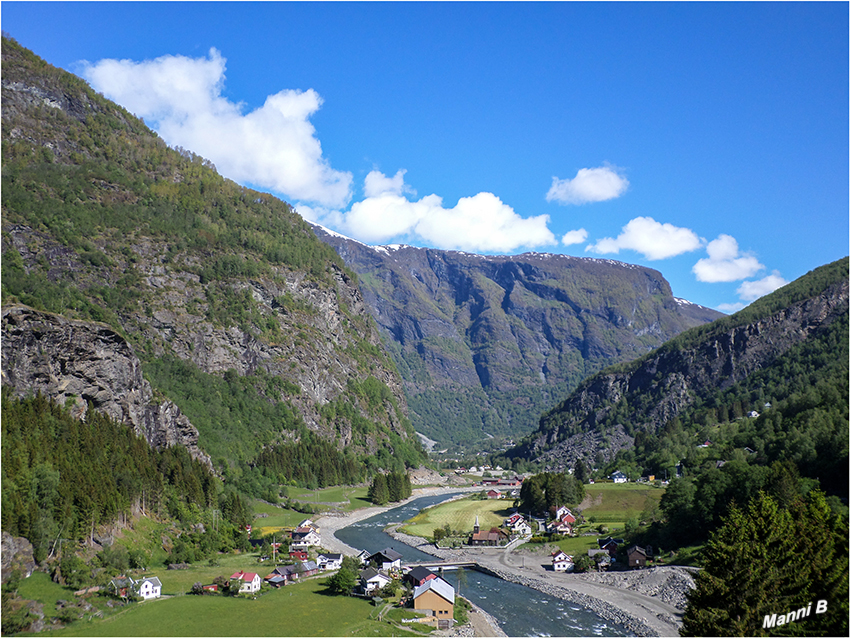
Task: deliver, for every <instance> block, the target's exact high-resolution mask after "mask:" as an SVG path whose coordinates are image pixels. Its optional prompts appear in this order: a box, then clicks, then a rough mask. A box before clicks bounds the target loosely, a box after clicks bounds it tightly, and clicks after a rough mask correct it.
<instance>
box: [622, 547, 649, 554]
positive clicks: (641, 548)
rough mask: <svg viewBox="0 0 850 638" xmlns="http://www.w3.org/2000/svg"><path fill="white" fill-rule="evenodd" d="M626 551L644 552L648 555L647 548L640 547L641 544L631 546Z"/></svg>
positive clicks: (629, 552)
mask: <svg viewBox="0 0 850 638" xmlns="http://www.w3.org/2000/svg"><path fill="white" fill-rule="evenodd" d="M626 553H627V554H643V555H644V556H646V555H647V553H646V550H645V549H644V548H643V547H640V546H639V545H632V546H631V547H629V548H628V549H627V550H626Z"/></svg>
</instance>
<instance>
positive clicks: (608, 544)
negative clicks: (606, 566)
mask: <svg viewBox="0 0 850 638" xmlns="http://www.w3.org/2000/svg"><path fill="white" fill-rule="evenodd" d="M596 542H597V543H599V549H604V550H605V551H606V552H608V554H609V555H610V556H611V558H614V557H615V556H616V555H617V550H618V549H620V545H622V544H623V539H622V538H611V537H610V536H609V537H608V538H600V539H599V540H598V541H596Z"/></svg>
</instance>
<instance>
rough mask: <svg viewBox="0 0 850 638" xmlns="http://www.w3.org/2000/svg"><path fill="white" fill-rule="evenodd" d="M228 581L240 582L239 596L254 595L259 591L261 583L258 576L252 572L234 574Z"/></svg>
mask: <svg viewBox="0 0 850 638" xmlns="http://www.w3.org/2000/svg"><path fill="white" fill-rule="evenodd" d="M230 580H241V581H242V585H240V587H239V593H240V594H255V593H257V592H258V591H260V584H261V583H262V582H263V581H262V579H261V578H260V575H259V574H255V573H254V572H241V571H240V572H236V573H235V574H233V576H231V577H230Z"/></svg>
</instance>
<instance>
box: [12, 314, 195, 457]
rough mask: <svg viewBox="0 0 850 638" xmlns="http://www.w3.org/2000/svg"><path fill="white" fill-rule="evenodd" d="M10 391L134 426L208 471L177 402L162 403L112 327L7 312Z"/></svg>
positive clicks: (78, 414)
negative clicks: (182, 451)
mask: <svg viewBox="0 0 850 638" xmlns="http://www.w3.org/2000/svg"><path fill="white" fill-rule="evenodd" d="M2 380H3V386H4V387H7V388H10V389H11V390H12V391H13V393H14V394H15V395H16V396H26V395H29V394H36V393H41V394H43V395H45V396H47V397H50V398H51V399H53V400H55V401H56V402H57V403H60V404H63V405H67V404H68V403H69V402H71V403H72V404H73V407H72V414H73V415H74V416H76V417H77V418H80V419H85V416H86V412H87V410H88V409H89V406H91V408H93V409H95V410H98V411H100V412H102V413H104V414H106V415H108V416H109V417H111V418H112V419H113V420H115V421H118V422H120V423H125V424H127V425H129V426H132V427H133V428H134V429H135V431H136V432H137V433H138V434H140V435H142V436H144V437H145V439H146V440H147V441H148V443H149V444H150V445H151V446H152V447H154V448H164V447H168V446H172V445H182V446H184V447H186V448H187V449H188V450H189V453H190V454H191V455H192V456H193V457H194V458H197V459H199V460H201V461H203V462H204V463H206V464H207V465H208V466H211V464H210V459H209V457H208V456H207V455H206V454H205V453H204V452H202V451H201V450H200V449H199V448H198V445H197V443H198V431H197V430H196V429H195V427H194V426H193V425H192V424H191V423H190V422H189V419H187V418H186V417H185V416H184V415H183V414H182V413H181V412H180V409H179V408H178V407H177V406H176V405H174V404H173V403H172V402H171V401H168V400H163V401H156V400H155V399H154V394H153V391H152V390H151V387H150V384H149V383H148V382H147V381H146V380H145V378H144V377H143V376H142V368H141V363H140V362H139V359H138V358H137V357H136V355H135V353H134V352H133V348H132V347H131V346H130V344H129V343H128V342H127V341H126V340H125V339H124V338H123V337H122V336H121V335H120V334H118V333H117V332H116V331H115V330H113V329H112V328H110V327H109V326H106V325H105V324H98V323H94V322H86V321H72V320H69V319H65V318H64V317H61V316H59V315H53V314H50V313H46V312H40V311H37V310H34V309H32V308H29V307H27V306H22V305H9V306H4V307H3V354H2Z"/></svg>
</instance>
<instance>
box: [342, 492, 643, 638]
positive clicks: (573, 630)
mask: <svg viewBox="0 0 850 638" xmlns="http://www.w3.org/2000/svg"><path fill="white" fill-rule="evenodd" d="M451 496H452V495H450V494H449V495H446V494H443V495H439V496H423V497H422V498H418V499H415V500H413V501H411V502H409V503H407V504H406V505H401V506H399V507H396V508H393V509H391V510H388V511H386V512H384V513H383V514H378V515H376V516H373V517H371V518H367V519H365V520H363V521H360V522H358V523H354V524H352V525H349V526H348V527H345V528H343V529H341V530H339V531H338V532H337V533H336V537H337V538H339V540H341V541H343V542H344V543H346V544H348V545H350V546H351V547H354V548H356V549H365V550H367V551H369V552H377V551H380V550H382V549H385V548H387V547H391V548H393V549H394V550H395V551H397V552H398V553H399V554H401V555H402V557H403V558H404V560H405V561H408V562H416V561H432V560H436V559H435V558H434V557H433V556H431V555H430V554H426V553H424V552H421V551H419V550H418V549H415V548H413V547H410V546H409V545H405V544H404V543H401V542H399V541H396V540H395V539H394V538H392V537H391V536H390V535H388V534H386V533H384V531H383V530H384V528H385V527H386V526H387V525H390V524H391V523H400V522H402V521H406V520H407V519H409V518H412V517H413V516H415V515H416V514H418V513H419V510H421V509H424V508H426V507H429V506H431V505H435V504H437V503H440V502H441V501H445V500H447V499H448V498H451ZM443 577H444V578H445V579H446V580H447V581H448V582H450V583H451V584H452V585H453V586H454V587H455V589H457V587H458V582H457V581H458V574H457V572H454V571H448V570H447V571H446V572H445V574H444V576H443ZM462 579H465V581H466V582H465V583H464V582H461V584H460V591H459V592H458V593H459V594H460V595H461V596H463V597H464V598H466V599H467V600H469V601H470V602H472V603H474V604H476V605H478V606H479V607H481V609H483V610H484V611H486V612H487V613H489V614H490V615H492V616H493V617H494V618H496V619H498V621H499V626H500V627H501V628H502V630H503V631H504V632H505V633H506V634H508V635H509V636H629V635H634V634H631V633H629V632H628V631H626V630H625V629H624V628H622V627H619V626H617V625H615V624H613V623H611V622H609V621H606V620H605V619H604V618H601V617H600V616H599V615H597V614H596V613H594V612H592V611H590V610H588V609H585V608H584V607H581V606H579V605H576V604H574V603H571V602H567V601H564V600H561V599H560V598H554V597H552V596H547V595H546V594H544V593H542V592H538V591H537V590H535V589H530V588H528V587H523V586H522V585H517V584H515V583H511V582H508V581H505V580H502V579H500V578H496V577H495V576H489V575H487V574H482V573H481V572H478V571H473V570H465V571H464V575H463V577H462Z"/></svg>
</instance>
